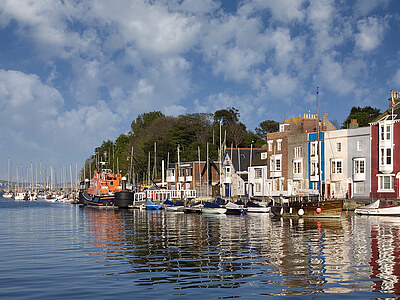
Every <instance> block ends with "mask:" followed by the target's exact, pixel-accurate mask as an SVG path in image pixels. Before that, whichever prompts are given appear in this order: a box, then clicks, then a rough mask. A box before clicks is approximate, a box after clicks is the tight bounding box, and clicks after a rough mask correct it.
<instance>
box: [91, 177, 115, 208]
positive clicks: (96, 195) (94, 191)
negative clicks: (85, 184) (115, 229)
mask: <svg viewBox="0 0 400 300" xmlns="http://www.w3.org/2000/svg"><path fill="white" fill-rule="evenodd" d="M121 184H122V177H121V174H114V173H113V172H112V171H111V170H110V169H101V170H100V171H98V170H94V174H93V177H92V179H91V180H90V186H89V188H88V189H87V194H86V195H85V196H86V197H84V202H85V204H86V205H87V206H92V207H100V208H114V207H115V193H116V192H120V191H122V185H121Z"/></svg>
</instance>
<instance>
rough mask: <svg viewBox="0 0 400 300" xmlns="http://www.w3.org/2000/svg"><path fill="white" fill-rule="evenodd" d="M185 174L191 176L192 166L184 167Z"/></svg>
mask: <svg viewBox="0 0 400 300" xmlns="http://www.w3.org/2000/svg"><path fill="white" fill-rule="evenodd" d="M186 176H192V168H187V169H186Z"/></svg>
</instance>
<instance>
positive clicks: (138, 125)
mask: <svg viewBox="0 0 400 300" xmlns="http://www.w3.org/2000/svg"><path fill="white" fill-rule="evenodd" d="M163 116H164V115H163V114H162V113H161V112H160V111H152V112H149V113H144V114H141V115H139V116H138V117H137V118H136V120H135V121H133V122H132V124H131V129H132V134H134V135H137V134H138V133H139V132H140V130H142V129H144V128H146V127H147V126H148V125H149V124H151V123H152V122H153V121H154V120H156V119H158V118H160V117H163Z"/></svg>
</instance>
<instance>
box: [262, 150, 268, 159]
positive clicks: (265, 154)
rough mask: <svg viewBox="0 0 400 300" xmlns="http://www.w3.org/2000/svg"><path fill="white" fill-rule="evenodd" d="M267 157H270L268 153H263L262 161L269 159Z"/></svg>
mask: <svg viewBox="0 0 400 300" xmlns="http://www.w3.org/2000/svg"><path fill="white" fill-rule="evenodd" d="M267 157H268V154H267V152H262V153H261V159H262V160H265V159H267Z"/></svg>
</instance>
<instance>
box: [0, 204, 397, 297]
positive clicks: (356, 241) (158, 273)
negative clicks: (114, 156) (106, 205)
mask: <svg viewBox="0 0 400 300" xmlns="http://www.w3.org/2000/svg"><path fill="white" fill-rule="evenodd" d="M399 294H400V218H396V217H365V216H355V215H353V214H348V215H346V214H344V215H343V216H342V218H340V219H335V220H333V219H325V220H323V219H321V220H317V219H310V220H307V219H280V218H275V217H273V216H270V215H268V214H251V215H250V214H249V215H245V216H235V215H233V216H232V215H201V214H183V213H174V212H165V211H153V212H146V211H141V210H100V209H90V208H82V207H79V206H77V205H71V204H63V203H47V202H44V201H34V202H30V201H17V202H16V201H14V200H10V199H4V198H2V197H1V198H0V299H122V297H129V299H150V298H152V299H207V298H209V299H231V298H240V299H259V298H264V297H265V298H280V296H288V298H296V299H303V298H304V299H337V298H338V297H342V298H343V299H377V298H387V299H391V298H392V299H395V298H396V295H399Z"/></svg>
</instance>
